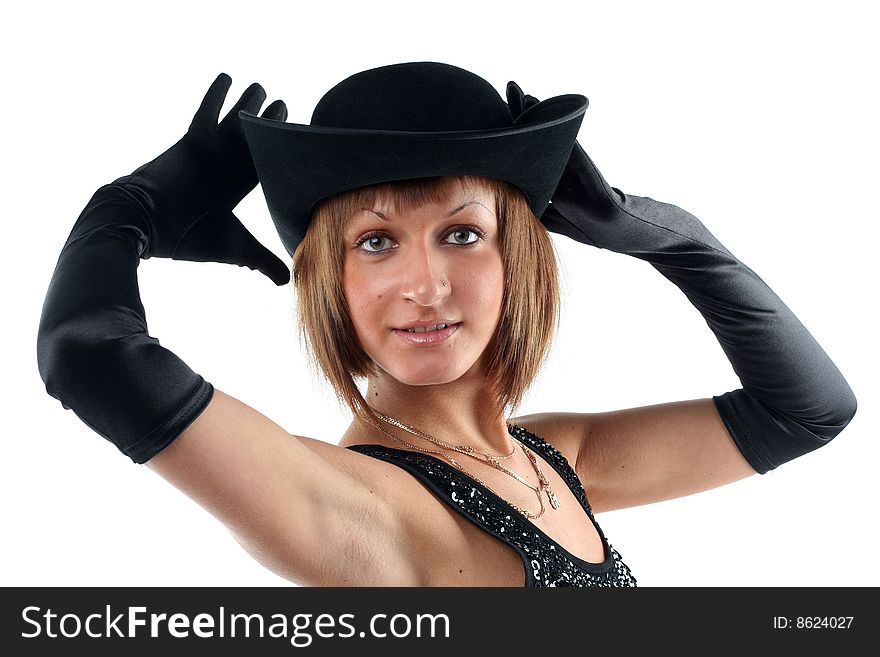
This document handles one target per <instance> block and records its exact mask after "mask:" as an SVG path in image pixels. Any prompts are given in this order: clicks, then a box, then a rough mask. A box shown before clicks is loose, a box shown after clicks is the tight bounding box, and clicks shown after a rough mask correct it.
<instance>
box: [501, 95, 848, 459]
mask: <svg viewBox="0 0 880 657" xmlns="http://www.w3.org/2000/svg"><path fill="white" fill-rule="evenodd" d="M507 102H508V105H509V107H510V111H511V114H512V115H513V117H514V118H516V116H518V115H519V114H520V113H521V112H522V111H523V110H525V109H527V108H529V107H531V106H532V105H533V104H535V103H537V102H538V100H537V99H536V98H535V97H533V96H529V95H527V94H525V93H523V91H522V90H521V89H520V88H519V86H518V85H517V84H516V83H515V82H510V83H508V85H507ZM540 219H541V222H542V223H543V224H544V225H545V226H546V227H547V229H548V230H550V231H553V232H555V233H559V234H561V235H565V236H566V237H569V238H571V239H573V240H576V241H578V242H582V243H584V244H588V245H590V246H595V247H597V248H600V249H608V250H610V251H614V252H616V253H623V254H626V255H629V256H633V257H635V258H639V259H640V260H645V261H647V262H649V263H651V265H652V266H653V267H654V268H655V269H656V270H657V271H659V272H660V273H661V274H663V276H665V277H666V278H667V279H669V280H670V281H672V282H673V283H674V284H675V285H676V286H678V288H679V289H680V290H681V291H682V292H683V293H684V294H685V295H686V296H687V298H688V300H689V301H690V302H691V303H692V304H693V305H694V307H696V308H697V310H699V311H700V313H701V314H702V315H703V317H704V319H705V320H706V323H707V324H708V325H709V328H710V329H711V330H712V331H713V333H714V334H715V336H716V338H717V339H718V342H719V343H720V344H721V348H722V349H723V350H724V353H725V354H726V355H727V358H728V360H730V363H731V365H732V366H733V369H734V371H735V372H736V374H737V376H738V377H739V379H740V382H741V383H742V384H743V387H742V388H740V389H738V390H734V391H730V392H726V393H724V394H722V395H719V396H713V397H712V399H713V400H714V402H715V406H716V408H717V409H718V413H719V414H720V416H721V418H722V420H723V421H724V423H725V425H726V426H727V429H728V431H729V432H730V434H731V436H732V438H733V440H734V441H735V443H736V445H737V447H738V448H739V450H740V451H741V452H742V454H743V456H744V457H745V458H746V460H747V461H748V462H749V464H751V466H752V467H753V468H754V469H755V471H756V472H759V473H760V474H765V473H766V472H768V471H769V470H772V469H774V468H776V467H778V466H779V465H781V464H782V463H785V462H787V461H790V460H792V459H795V458H797V457H799V456H801V455H803V454H806V453H807V452H810V451H813V450H815V449H817V448H819V447H821V446H822V445H824V444H826V443H827V442H828V441H830V440H831V439H832V438H834V437H835V436H836V435H838V434H839V433H840V432H841V431H842V430H843V428H844V427H845V426H846V425H847V424H848V423H849V422H850V420H851V419H852V418H853V416H854V415H855V413H856V408H857V402H856V397H855V395H854V394H853V391H852V389H851V388H850V387H849V385H848V384H847V382H846V379H844V377H843V375H842V374H841V373H840V371H839V370H838V369H837V367H836V366H835V364H834V363H833V362H832V361H831V359H830V358H829V357H828V355H827V354H826V353H825V351H824V350H823V349H822V347H821V346H819V344H818V343H817V342H816V340H815V339H814V338H813V336H812V335H810V332H809V331H808V330H807V329H806V328H805V327H804V325H803V324H802V323H801V322H800V320H799V319H798V318H797V317H796V316H795V315H794V313H792V312H791V310H790V309H789V308H788V307H787V306H786V305H785V304H784V303H783V302H782V300H781V299H780V298H779V297H778V296H776V294H775V293H774V292H773V290H771V289H770V288H769V287H768V286H767V284H766V283H765V282H764V281H763V280H762V279H761V278H760V277H759V276H758V275H757V274H756V273H755V272H754V271H752V270H751V269H749V268H748V267H747V266H746V265H744V264H743V263H741V262H740V261H739V260H738V259H737V258H736V257H735V256H734V255H733V254H732V253H731V252H730V251H729V250H728V249H727V248H726V247H725V246H724V245H723V244H721V242H719V241H718V240H717V239H716V238H715V237H714V236H713V235H712V233H710V232H709V231H708V229H706V227H705V226H704V225H703V224H702V223H701V222H700V221H699V220H698V219H697V218H696V217H695V216H694V215H692V214H690V213H689V212H686V211H685V210H682V209H681V208H679V207H677V206H675V205H671V204H668V203H661V202H659V201H655V200H653V199H651V198H647V197H640V196H633V195H632V194H624V193H623V192H622V191H621V190H619V189H617V188H616V187H611V186H610V185H609V184H608V183H607V182H606V181H605V179H604V178H603V177H602V174H601V173H599V170H598V169H597V168H596V165H595V164H593V161H592V160H591V159H590V157H589V156H588V155H587V153H586V151H584V149H583V148H582V147H581V145H580V144H579V143H577V142H576V143H575V145H574V148H573V149H572V153H571V157H570V159H569V161H568V164H567V165H566V168H565V171H564V172H563V174H562V178H561V179H560V181H559V185H558V186H557V189H556V192H555V193H554V195H553V198H552V199H551V205H550V206H549V207H548V208H547V210H546V211H545V212H544V214H543V215H542V216H541V218H540Z"/></svg>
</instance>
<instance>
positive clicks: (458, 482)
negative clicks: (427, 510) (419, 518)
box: [347, 424, 638, 588]
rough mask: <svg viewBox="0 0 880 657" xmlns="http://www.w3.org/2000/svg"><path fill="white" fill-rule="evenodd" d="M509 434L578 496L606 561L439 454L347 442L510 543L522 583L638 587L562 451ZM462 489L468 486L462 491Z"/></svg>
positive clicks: (520, 432)
mask: <svg viewBox="0 0 880 657" xmlns="http://www.w3.org/2000/svg"><path fill="white" fill-rule="evenodd" d="M508 430H509V431H510V434H511V435H512V436H514V437H516V438H517V439H519V440H521V441H522V442H523V443H524V444H526V445H527V446H528V447H530V448H531V449H532V450H533V451H535V452H537V453H538V454H540V455H541V457H542V458H543V459H544V460H545V461H546V462H547V463H549V464H550V465H551V466H552V467H553V468H554V469H555V470H556V471H557V472H558V473H559V475H560V477H561V478H562V480H563V481H564V482H565V483H566V484H567V485H568V487H569V488H570V489H571V491H572V493H574V496H575V498H576V499H577V500H578V501H579V502H580V504H581V506H582V507H583V509H584V511H585V512H586V514H587V517H588V518H589V519H590V521H591V522H592V523H593V525H594V526H595V527H596V531H597V532H598V533H599V537H600V538H601V539H602V545H603V546H604V548H605V556H606V558H605V561H603V562H602V563H591V562H589V561H584V560H583V559H580V558H578V557H577V556H575V555H573V554H571V553H570V552H569V551H568V550H566V549H565V548H564V547H562V546H561V545H560V544H559V543H557V542H556V541H554V540H553V539H552V538H550V536H548V535H547V534H545V533H544V532H543V531H541V530H540V529H539V528H538V527H537V526H535V525H534V524H532V523H531V522H529V521H528V520H527V519H526V518H525V517H524V516H523V515H522V514H520V513H518V512H516V511H515V510H513V507H511V505H510V504H509V503H507V502H506V501H505V500H503V499H501V498H500V497H498V496H497V495H495V494H494V493H493V492H492V491H490V490H489V489H487V488H486V487H485V486H482V485H480V484H479V483H477V482H475V481H474V480H473V479H472V478H470V477H468V476H467V475H465V474H464V473H463V472H461V471H459V470H458V469H456V468H455V467H454V466H452V465H451V464H448V463H446V462H444V461H442V460H440V459H439V458H437V457H434V456H431V455H429V454H423V453H420V452H413V451H408V450H400V449H395V448H392V447H385V446H384V445H349V446H348V448H347V449H351V450H354V451H357V452H360V453H362V454H366V455H367V456H372V457H374V458H379V459H382V460H384V461H388V462H389V463H394V464H395V465H397V466H399V467H401V468H403V469H405V470H407V471H408V472H410V473H412V474H413V475H414V476H416V477H417V478H418V479H419V480H420V481H422V482H423V483H424V484H425V485H426V486H428V487H429V488H430V489H431V490H432V491H433V492H435V493H436V494H437V495H438V496H440V498H441V499H442V500H443V501H444V502H446V503H447V504H449V505H450V506H452V507H453V508H455V509H457V510H458V511H459V512H460V513H462V515H464V517H466V518H468V519H469V520H470V521H471V522H473V523H474V524H475V525H477V526H478V527H480V528H481V529H483V530H485V531H487V532H489V533H490V534H492V535H493V536H496V537H497V538H499V539H500V540H502V541H504V543H506V544H507V545H509V546H511V547H512V548H513V549H514V550H516V552H517V554H519V556H520V558H521V559H522V561H523V568H524V571H525V585H526V587H529V588H533V587H542V588H543V587H554V586H556V587H562V586H572V587H585V586H591V587H636V586H638V584H637V581H636V578H635V577H633V574H632V572H631V571H630V569H629V567H628V566H627V565H626V564H625V563H624V562H623V558H622V557H621V554H620V553H619V552H618V551H617V550H616V549H614V547H613V546H612V545H611V543H610V542H608V540H607V539H606V538H605V534H604V532H603V531H602V528H601V527H599V524H598V523H597V522H596V519H595V518H594V517H593V511H592V509H591V508H590V504H589V502H588V501H587V494H586V491H584V487H583V485H582V484H581V482H580V480H579V479H578V477H577V474H576V473H575V471H574V469H573V468H572V467H571V465H570V464H569V463H568V460H566V458H565V457H564V456H563V455H562V453H561V452H560V451H559V450H557V449H556V448H555V447H553V446H552V445H551V444H549V443H548V442H547V441H545V440H544V439H543V438H541V437H539V436H537V435H535V434H533V433H532V432H530V431H527V430H526V429H524V428H522V427H519V426H516V425H512V424H508ZM460 491H468V493H467V494H465V495H462V494H460Z"/></svg>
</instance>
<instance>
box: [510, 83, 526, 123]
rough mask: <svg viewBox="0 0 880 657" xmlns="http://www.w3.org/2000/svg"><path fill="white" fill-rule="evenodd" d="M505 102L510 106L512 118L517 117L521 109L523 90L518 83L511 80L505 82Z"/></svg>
mask: <svg viewBox="0 0 880 657" xmlns="http://www.w3.org/2000/svg"><path fill="white" fill-rule="evenodd" d="M507 104H508V105H509V106H510V114H511V116H513V118H516V117H518V116H519V115H520V114H522V111H523V109H524V108H523V91H522V89H520V88H519V85H518V84H517V83H516V82H514V81H513V80H511V81H510V82H508V83H507Z"/></svg>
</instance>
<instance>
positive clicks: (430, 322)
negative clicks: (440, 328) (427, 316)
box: [398, 317, 459, 330]
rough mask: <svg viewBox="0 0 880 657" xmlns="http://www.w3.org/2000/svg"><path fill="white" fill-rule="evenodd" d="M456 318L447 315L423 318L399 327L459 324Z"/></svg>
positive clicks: (403, 328) (402, 328)
mask: <svg viewBox="0 0 880 657" xmlns="http://www.w3.org/2000/svg"><path fill="white" fill-rule="evenodd" d="M458 323H459V322H456V321H455V320H454V319H447V318H446V317H438V318H437V319H431V320H421V321H416V322H410V323H409V324H404V325H403V326H400V327H398V328H399V329H400V330H406V329H411V328H421V327H423V326H434V325H436V324H449V325H452V324H458Z"/></svg>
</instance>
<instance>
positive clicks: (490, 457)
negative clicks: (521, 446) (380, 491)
mask: <svg viewBox="0 0 880 657" xmlns="http://www.w3.org/2000/svg"><path fill="white" fill-rule="evenodd" d="M373 413H375V414H376V417H378V418H381V419H383V420H385V421H386V422H388V423H390V424H393V425H394V426H396V427H399V428H401V429H403V430H404V431H409V432H410V433H411V434H415V435H416V436H421V437H422V438H424V439H425V440H430V441H431V442H432V443H434V444H435V445H440V447H445V448H446V449H453V450H455V451H456V452H460V453H461V454H467V455H468V456H473V455H474V454H479V455H480V456H485V457H486V460H487V461H502V460H504V459H509V458H510V457H511V456H513V455H514V454H515V453H516V445H515V444H514V446H513V449H512V450H511V452H510V454H505V455H504V456H495V455H494V454H487V453H486V452H479V451H477V450H475V449H474V448H473V447H471V446H470V445H453V444H452V443H447V442H446V441H444V440H440V439H439V438H435V437H434V436H432V435H431V434H427V433H423V432H421V431H419V430H418V429H416V428H415V427H411V426H409V425H408V424H404V423H403V422H401V421H400V420H396V419H394V418H393V417H389V416H388V415H383V414H382V413H380V412H379V411H376V410H374V411H373Z"/></svg>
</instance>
